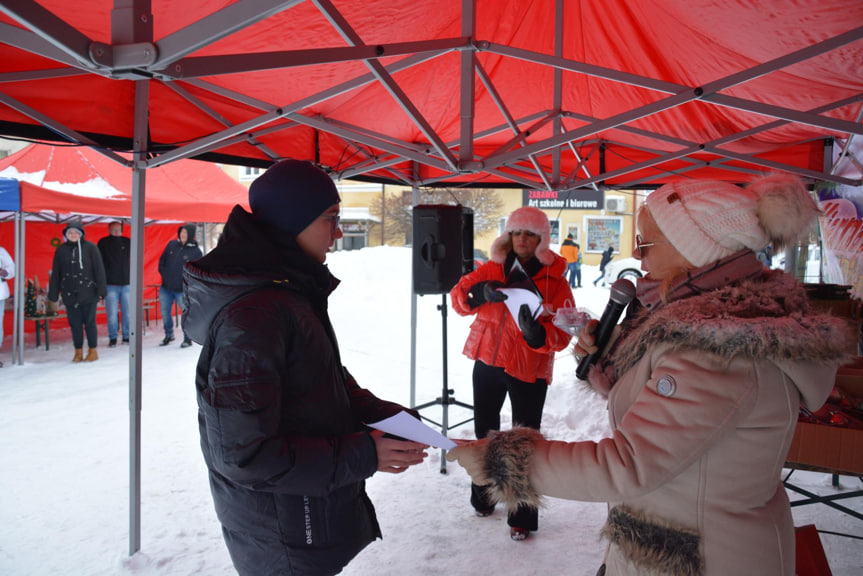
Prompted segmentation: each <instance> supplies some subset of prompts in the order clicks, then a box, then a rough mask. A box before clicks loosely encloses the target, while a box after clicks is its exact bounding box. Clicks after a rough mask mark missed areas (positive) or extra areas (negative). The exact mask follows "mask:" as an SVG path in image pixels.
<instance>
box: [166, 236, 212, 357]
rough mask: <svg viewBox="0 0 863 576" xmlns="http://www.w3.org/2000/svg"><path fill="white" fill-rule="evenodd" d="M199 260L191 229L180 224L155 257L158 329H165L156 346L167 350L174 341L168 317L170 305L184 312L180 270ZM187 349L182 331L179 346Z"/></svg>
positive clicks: (186, 341) (170, 316) (170, 315)
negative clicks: (159, 279)
mask: <svg viewBox="0 0 863 576" xmlns="http://www.w3.org/2000/svg"><path fill="white" fill-rule="evenodd" d="M201 256H202V253H201V249H200V248H198V243H197V242H195V225H194V224H184V225H183V226H180V227H179V228H178V229H177V239H176V240H171V241H170V242H168V245H167V246H165V250H164V251H163V252H162V255H161V256H160V257H159V274H161V276H162V285H161V286H160V287H159V304H160V306H161V309H162V326H163V327H164V329H165V338H164V339H163V340H162V341H161V342H160V343H159V346H167V345H168V344H170V343H171V342H173V341H174V318H173V315H172V314H171V310H172V308H173V307H174V302H176V303H177V306H179V307H180V310H185V309H186V302H185V300H183V266H184V265H185V264H186V262H192V261H193V260H197V259H198V258H200V257H201ZM191 345H192V340H191V339H190V338H189V336H188V335H187V334H186V331H185V330H183V343H182V344H180V346H181V347H182V348H188V347H189V346H191Z"/></svg>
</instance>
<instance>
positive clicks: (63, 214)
mask: <svg viewBox="0 0 863 576" xmlns="http://www.w3.org/2000/svg"><path fill="white" fill-rule="evenodd" d="M0 178H14V179H16V180H18V187H19V197H20V201H19V203H18V207H17V209H16V210H15V212H19V213H21V214H22V215H23V220H26V221H27V224H26V226H25V230H24V231H23V238H24V246H25V251H24V252H25V254H26V257H25V258H20V257H18V254H16V253H15V251H14V250H13V249H12V246H14V245H15V236H16V234H15V230H14V222H13V221H12V220H13V219H14V216H15V214H14V213H12V212H3V210H2V208H0V245H2V246H4V247H9V251H10V252H11V253H12V256H13V259H14V260H15V263H16V266H17V268H18V270H17V271H16V276H18V277H19V278H34V277H35V278H39V279H40V280H41V282H42V284H43V285H45V284H47V281H48V278H49V271H50V270H51V265H52V260H53V256H54V249H55V248H54V246H53V245H52V242H57V241H59V240H60V239H61V238H62V229H63V227H64V225H65V222H66V221H67V220H68V219H69V218H70V217H77V218H80V219H81V220H83V221H84V222H85V224H86V223H93V222H100V221H103V220H114V219H118V218H119V219H129V218H130V216H131V215H132V190H131V179H130V178H129V169H128V168H126V167H124V166H122V165H120V164H117V163H116V162H113V161H112V160H110V159H108V158H107V157H105V156H103V155H101V154H99V153H98V152H96V151H95V150H93V149H90V148H86V147H71V146H47V145H36V144H34V145H30V146H27V147H26V148H24V149H22V150H20V151H18V152H16V153H15V154H12V155H10V156H7V157H6V158H3V159H2V160H0ZM148 184H149V187H148V188H149V190H148V192H149V194H148V196H149V197H148V201H147V206H146V217H147V219H148V220H149V224H151V225H148V226H147V227H146V230H145V232H144V263H143V284H144V285H145V286H146V285H155V284H158V283H159V282H160V278H159V274H158V260H159V256H160V255H161V252H162V250H163V249H164V247H165V244H167V242H168V241H170V240H172V239H174V238H175V237H176V233H177V224H176V223H177V222H185V221H194V222H224V221H225V220H226V219H227V216H228V214H229V212H230V210H231V208H232V207H233V206H234V205H235V204H241V205H243V206H245V207H248V195H247V191H246V188H245V187H243V186H242V185H241V184H239V183H238V182H236V181H235V180H233V179H232V178H231V177H230V176H228V175H227V174H226V173H225V172H224V171H223V170H222V169H220V168H219V167H218V166H216V165H215V164H212V163H209V162H199V161H195V160H183V161H180V162H174V163H171V164H168V165H165V166H161V167H159V168H155V169H153V170H150V171H149V172H148ZM2 205H5V203H2ZM4 215H5V216H4ZM165 222H171V224H164V223H165ZM86 232H87V238H88V239H89V240H91V241H92V242H96V241H98V239H99V238H101V237H102V236H105V235H106V234H107V227H98V226H94V225H88V226H86ZM25 265H26V267H25ZM3 320H4V323H5V324H6V326H5V331H6V332H7V333H10V334H14V333H16V332H17V330H18V326H14V327H13V316H12V315H11V314H7V315H4V318H3ZM13 340H14V336H13Z"/></svg>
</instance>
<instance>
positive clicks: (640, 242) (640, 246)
mask: <svg viewBox="0 0 863 576" xmlns="http://www.w3.org/2000/svg"><path fill="white" fill-rule="evenodd" d="M657 244H664V242H645V241H644V238H642V237H641V234H636V235H635V251H636V252H638V257H639V258H643V257H644V252H645V250H644V249H645V248H647V247H648V246H656V245H657Z"/></svg>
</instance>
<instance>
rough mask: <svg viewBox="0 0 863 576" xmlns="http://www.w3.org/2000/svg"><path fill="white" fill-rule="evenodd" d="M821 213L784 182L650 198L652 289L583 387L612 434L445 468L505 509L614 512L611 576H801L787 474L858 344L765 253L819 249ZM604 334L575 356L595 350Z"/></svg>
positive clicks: (506, 444) (679, 190) (641, 223)
mask: <svg viewBox="0 0 863 576" xmlns="http://www.w3.org/2000/svg"><path fill="white" fill-rule="evenodd" d="M817 214H818V209H817V206H816V204H815V202H814V200H813V199H812V197H811V196H810V195H809V193H808V192H807V190H806V188H805V187H804V186H803V184H802V182H800V181H799V180H798V179H797V178H795V177H792V176H787V175H771V176H767V177H762V178H759V179H757V180H756V181H754V182H752V183H751V184H750V185H749V186H747V187H739V186H735V185H732V184H728V183H724V182H712V181H710V182H707V181H693V182H684V183H675V184H668V185H666V186H663V187H662V188H660V189H659V190H657V191H655V192H653V193H652V194H650V195H649V196H648V198H647V201H646V203H645V205H644V206H643V207H642V208H641V209H640V211H639V213H638V221H637V226H638V230H639V234H638V236H637V238H636V246H635V248H636V252H637V254H638V255H639V257H640V259H641V262H642V268H643V269H644V270H645V271H646V272H647V275H646V276H645V278H644V279H643V280H641V281H639V283H638V297H637V301H634V302H633V304H631V305H630V310H628V313H627V317H626V319H625V320H624V321H623V323H622V325H621V328H622V329H621V331H620V335H619V336H618V337H617V338H616V340H614V342H613V344H612V345H610V346H607V347H606V350H603V351H602V354H603V356H602V358H601V359H600V361H599V363H598V364H597V365H595V366H593V368H592V369H591V371H590V372H589V373H588V380H589V385H590V386H591V387H592V388H593V389H594V390H596V391H597V392H599V393H601V394H603V395H605V396H607V401H608V404H607V406H608V414H609V421H610V424H611V428H612V431H613V433H612V435H611V436H610V437H608V438H604V439H602V440H599V441H598V442H594V441H584V442H555V441H551V440H547V439H545V438H543V437H542V435H541V434H539V433H538V432H536V431H534V430H529V429H518V430H513V431H509V432H504V433H500V434H498V435H496V436H494V437H493V438H491V439H489V440H484V441H480V442H474V443H472V444H470V445H465V446H460V447H458V448H456V449H454V450H452V451H451V452H449V453H448V454H447V458H449V459H453V460H458V462H459V463H460V464H462V465H463V466H464V467H465V468H466V469H467V470H468V472H469V473H470V475H471V477H472V478H473V480H474V481H475V482H477V483H479V484H490V486H491V490H490V491H491V493H492V494H493V495H494V497H495V498H496V499H503V500H505V501H507V503H508V505H510V506H517V505H524V504H525V503H528V504H530V505H534V506H536V505H538V504H539V503H540V501H541V498H542V495H548V496H553V497H558V498H568V499H572V500H582V501H605V502H607V503H608V506H609V513H608V518H607V521H606V524H605V526H604V527H603V529H602V536H603V537H604V538H605V539H607V540H608V547H607V550H606V555H605V564H604V565H603V567H601V568H600V571H599V572H598V574H605V575H606V576H620V575H635V574H662V575H673V576H683V575H686V576H724V575H726V574H771V575H773V576H793V575H794V573H795V566H794V560H795V551H794V525H793V522H792V517H791V508H790V506H789V502H788V496H787V495H786V493H785V490H784V488H783V485H782V481H781V471H782V467H783V465H784V463H785V458H786V456H787V453H788V448H789V446H790V444H791V439H792V437H793V435H794V430H795V425H796V423H797V417H798V411H799V407H800V406H801V405H803V406H805V407H806V408H808V409H809V410H813V411H814V410H817V409H818V408H819V407H820V406H821V405H822V404H823V403H824V402H825V401H826V400H827V397H828V395H829V393H830V391H831V389H832V387H833V383H834V380H835V374H836V369H837V367H838V366H839V365H841V364H842V363H844V362H847V361H848V360H850V359H851V358H853V356H854V348H855V337H854V334H853V333H852V331H851V329H850V328H849V327H848V325H847V324H846V323H845V322H844V321H843V320H841V319H839V318H834V317H832V316H829V315H824V314H820V313H818V312H816V311H815V310H813V309H812V308H811V307H810V304H809V301H808V299H807V296H806V292H805V290H804V288H803V286H802V285H801V284H800V283H798V282H797V281H796V280H795V279H794V278H792V277H791V276H789V275H787V274H785V273H784V272H781V271H779V270H769V269H767V268H765V267H764V266H763V265H762V264H761V262H760V261H759V260H758V258H757V257H756V253H757V251H759V250H761V249H762V248H764V247H765V246H766V245H767V244H768V243H771V242H772V243H773V245H774V246H783V245H787V244H788V243H789V242H792V241H794V240H796V239H797V237H798V236H800V235H803V234H806V233H807V232H808V230H809V228H810V226H811V225H812V223H813V222H814V220H815V218H816V216H817ZM593 330H595V324H590V325H588V327H587V328H586V329H585V330H584V331H582V333H581V335H580V337H579V340H578V344H577V345H576V348H575V350H576V354H589V353H597V352H600V351H599V350H598V349H597V347H596V346H595V344H594V339H593Z"/></svg>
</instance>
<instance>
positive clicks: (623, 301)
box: [575, 278, 635, 380]
mask: <svg viewBox="0 0 863 576" xmlns="http://www.w3.org/2000/svg"><path fill="white" fill-rule="evenodd" d="M633 298H635V284H633V283H632V282H630V281H629V280H627V279H626V278H620V279H618V280H616V281H615V282H614V284H612V285H611V294H610V296H609V299H608V304H607V305H606V306H605V310H604V311H603V312H602V316H601V317H600V319H599V322H598V323H596V330H595V332H594V333H593V334H594V341H593V345H594V346H595V347H596V352H593V353H590V354H587V355H586V356H584V357H583V358H582V359H581V361H580V362H579V363H578V368H577V369H576V370H575V375H576V377H578V379H579V380H585V379H586V378H587V373H588V371H590V367H591V366H593V365H594V364H596V362H597V360H599V357H600V355H601V354H602V351H603V349H604V348H605V346H606V344H608V341H609V339H610V338H611V333H612V332H613V331H614V327H615V326H617V321H618V320H620V316H621V315H622V314H623V311H624V310H625V309H626V306H627V305H628V304H629V303H630V302H632V299H633ZM593 325H594V324H593V323H592V322H591V323H589V324H588V326H587V328H586V329H585V330H589V329H590V328H591V327H592V326H593ZM581 340H582V338H581V337H579V343H581ZM584 344H585V345H586V344H589V343H588V342H586V341H585V342H584Z"/></svg>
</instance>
